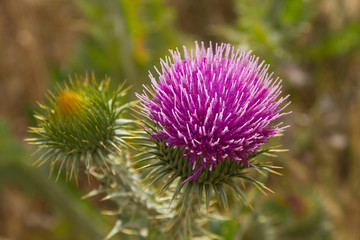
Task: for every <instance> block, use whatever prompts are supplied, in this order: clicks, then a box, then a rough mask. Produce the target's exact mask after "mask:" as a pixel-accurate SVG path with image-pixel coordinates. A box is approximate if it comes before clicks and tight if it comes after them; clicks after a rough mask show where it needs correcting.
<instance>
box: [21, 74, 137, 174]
mask: <svg viewBox="0 0 360 240" xmlns="http://www.w3.org/2000/svg"><path fill="white" fill-rule="evenodd" d="M109 83H110V82H109V79H106V80H105V81H102V82H101V83H100V84H98V83H97V82H96V81H95V77H94V75H93V76H92V78H91V79H90V78H89V77H88V75H85V76H84V77H77V76H76V79H75V81H72V79H70V81H69V85H66V86H65V87H64V88H62V87H58V90H57V93H55V94H53V93H50V96H49V97H48V103H47V104H40V106H41V108H42V109H43V111H42V113H37V114H35V117H36V118H37V120H38V126H37V127H33V128H30V132H31V133H33V134H34V135H35V136H34V138H29V139H27V140H28V141H29V142H30V143H32V144H36V145H38V146H39V150H40V152H41V156H40V158H39V159H38V161H37V162H36V163H39V165H41V164H43V163H45V162H51V165H50V166H51V168H52V169H51V170H53V169H54V166H55V165H56V163H60V168H59V172H58V176H59V174H60V172H61V170H62V169H63V168H65V169H66V171H67V176H69V173H70V178H71V177H72V175H73V174H75V176H77V175H76V173H77V171H78V168H79V166H80V164H85V167H86V169H87V171H88V172H89V171H90V169H95V170H105V169H107V168H108V161H110V160H109V159H114V158H110V157H109V155H110V156H115V157H117V159H119V157H120V156H122V154H121V153H122V150H121V149H124V145H125V144H126V142H125V141H124V140H123V139H122V138H123V137H124V136H127V137H128V136H131V135H132V133H131V132H130V131H129V128H128V127H127V125H128V124H129V123H132V122H133V121H132V120H128V119H123V118H121V115H122V114H123V113H124V111H125V110H126V109H127V108H128V107H130V106H131V105H132V104H133V103H127V104H122V101H121V98H122V97H123V96H124V95H125V94H126V90H124V89H123V88H122V87H119V88H118V89H117V90H115V91H111V90H110V88H109Z"/></svg>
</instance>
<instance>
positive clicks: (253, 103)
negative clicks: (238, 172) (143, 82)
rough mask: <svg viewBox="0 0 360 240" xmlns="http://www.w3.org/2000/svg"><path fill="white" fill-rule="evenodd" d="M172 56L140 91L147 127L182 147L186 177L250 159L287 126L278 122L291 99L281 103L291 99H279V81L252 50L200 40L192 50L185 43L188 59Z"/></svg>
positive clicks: (246, 163)
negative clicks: (143, 89)
mask: <svg viewBox="0 0 360 240" xmlns="http://www.w3.org/2000/svg"><path fill="white" fill-rule="evenodd" d="M171 55H172V60H171V59H170V58H166V60H165V61H163V60H161V66H162V70H161V72H160V71H158V70H157V71H158V73H159V77H158V79H156V78H155V77H153V75H152V74H151V73H150V78H151V82H152V90H150V89H148V88H146V90H147V91H146V92H145V91H144V93H143V94H142V95H139V94H138V95H137V96H138V97H139V98H140V99H141V100H142V106H143V111H142V113H143V114H144V115H145V116H146V117H147V118H148V119H150V121H151V122H152V123H153V124H154V126H155V127H154V128H151V129H150V128H148V131H149V132H150V134H151V136H152V137H153V138H154V139H157V140H161V141H163V142H164V143H165V144H166V146H171V147H174V148H181V149H184V152H183V153H182V156H184V157H185V156H186V157H188V161H187V163H186V164H189V165H190V166H191V169H192V171H191V173H189V174H188V176H186V177H187V178H186V180H194V181H195V180H196V179H198V178H199V179H201V178H204V177H202V176H201V175H202V174H203V173H204V174H205V172H206V173H207V174H208V173H209V172H210V173H211V172H213V173H214V174H215V172H216V171H217V168H219V166H222V165H226V166H229V165H232V163H231V162H237V163H239V162H240V163H241V164H240V165H241V166H245V167H247V166H249V165H250V164H252V163H251V161H250V160H251V158H252V156H254V155H257V153H258V151H259V148H260V146H261V145H263V144H264V143H266V142H267V141H268V140H269V139H270V138H271V137H273V136H275V135H277V134H279V133H280V132H282V130H283V129H284V128H285V127H284V126H282V123H275V120H278V119H279V118H280V117H282V116H284V115H286V114H287V113H282V110H283V109H284V108H285V107H286V106H287V104H286V105H285V106H283V107H280V105H281V104H282V103H283V102H284V100H285V99H286V98H287V97H285V98H283V97H280V98H279V95H280V93H281V86H280V82H281V81H280V80H279V79H276V80H275V81H274V80H273V79H272V74H269V73H267V71H268V69H269V65H265V64H264V62H262V63H259V59H258V58H256V57H255V56H253V55H251V52H244V51H240V50H237V51H235V49H234V47H231V46H230V45H229V44H221V45H216V47H215V52H213V49H212V46H211V44H210V47H209V48H205V47H204V44H203V43H202V45H201V46H199V45H198V44H196V50H195V51H194V52H193V51H191V52H190V53H189V52H187V50H186V48H185V47H184V58H182V57H181V54H180V52H179V51H178V50H177V51H171ZM240 165H239V166H240ZM205 169H207V170H206V171H204V170H205Z"/></svg>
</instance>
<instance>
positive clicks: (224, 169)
mask: <svg viewBox="0 0 360 240" xmlns="http://www.w3.org/2000/svg"><path fill="white" fill-rule="evenodd" d="M143 117H144V118H145V119H147V120H145V121H143V126H144V127H145V129H146V130H147V134H145V135H144V137H143V141H144V144H143V146H144V147H145V149H146V150H144V151H145V152H146V154H142V158H140V159H139V160H138V161H137V163H139V164H142V163H143V162H148V164H146V165H144V166H142V167H140V169H148V171H149V172H148V173H147V176H148V179H149V180H150V181H149V184H150V185H152V184H155V183H156V182H158V181H162V188H161V190H160V192H161V193H165V191H167V190H169V188H170V192H173V195H172V201H174V200H176V199H177V200H178V201H179V202H180V203H181V205H182V208H180V212H181V211H182V210H183V209H186V208H187V205H189V202H190V205H191V202H193V201H195V202H197V203H199V204H200V205H202V204H205V207H206V209H209V206H210V202H211V200H212V199H213V197H214V196H215V199H217V200H218V201H219V202H220V204H221V205H222V206H223V207H224V209H225V210H226V211H227V212H228V211H229V204H228V197H227V196H228V194H227V191H226V188H227V187H229V188H230V189H232V190H233V191H234V193H235V194H236V195H237V196H238V197H239V198H240V199H241V201H242V202H243V204H249V203H248V202H247V200H246V197H245V195H246V193H245V192H244V191H243V189H242V188H241V187H240V186H241V185H242V186H245V183H246V182H248V183H251V184H253V185H254V186H255V187H257V188H258V189H259V190H260V191H261V192H263V193H265V192H264V191H263V190H267V191H270V192H272V191H271V190H270V189H269V188H267V187H266V186H265V184H264V183H262V182H261V181H259V180H258V179H259V178H258V177H254V174H256V173H259V174H262V175H266V173H267V172H271V173H275V174H279V173H278V172H276V171H275V169H277V168H280V167H278V166H274V165H273V164H272V163H271V162H262V161H260V160H259V159H258V157H259V156H260V155H263V154H266V155H271V153H274V152H282V151H285V150H281V149H276V148H277V147H269V148H262V149H259V150H258V151H257V152H256V154H254V155H251V156H249V157H248V161H249V163H250V164H249V165H248V166H245V164H244V163H243V162H241V161H238V162H235V161H223V162H222V163H221V164H217V165H216V171H210V170H209V169H205V170H204V171H203V172H202V173H201V174H200V175H199V177H198V178H197V179H196V180H191V179H189V176H190V175H191V174H192V171H193V164H189V157H188V156H184V152H185V149H183V148H181V147H174V146H167V145H166V144H165V143H164V141H163V140H158V139H153V138H152V137H151V136H150V135H151V134H150V133H149V131H150V132H154V131H156V127H155V124H154V123H152V122H151V120H150V119H149V118H148V117H147V116H143ZM200 158H201V157H200V156H199V158H198V162H197V164H196V165H195V168H196V167H197V165H198V164H199V161H200V160H201V159H200Z"/></svg>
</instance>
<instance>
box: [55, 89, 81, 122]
mask: <svg viewBox="0 0 360 240" xmlns="http://www.w3.org/2000/svg"><path fill="white" fill-rule="evenodd" d="M82 102H83V101H82V97H81V96H80V95H79V94H77V93H76V92H74V91H70V90H65V91H63V92H61V93H60V94H59V98H58V106H59V111H60V113H61V114H62V115H63V116H76V115H77V113H79V110H81V108H82Z"/></svg>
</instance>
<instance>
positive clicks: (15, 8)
mask: <svg viewBox="0 0 360 240" xmlns="http://www.w3.org/2000/svg"><path fill="white" fill-rule="evenodd" d="M195 40H197V41H204V42H205V43H206V45H207V44H208V41H210V40H211V41H212V42H229V43H231V44H233V45H235V46H237V47H239V48H245V49H252V50H253V52H254V53H255V54H256V55H258V56H260V58H261V59H264V60H266V62H267V63H270V64H271V71H274V72H275V75H276V76H279V77H281V78H282V79H283V86H284V88H283V89H284V94H291V97H290V99H291V101H292V104H291V105H290V107H289V109H290V110H291V111H292V112H293V113H292V114H291V115H289V116H287V117H286V118H285V119H284V121H285V122H286V123H288V124H290V125H291V128H289V129H288V130H287V131H286V132H285V134H284V136H283V137H282V138H281V139H279V140H276V141H277V143H279V144H282V145H283V147H284V148H287V149H289V150H290V151H289V152H286V153H282V154H280V155H279V156H278V158H276V159H273V160H274V161H275V162H276V164H277V165H280V166H283V167H284V169H282V170H281V173H282V174H283V176H282V177H279V176H275V175H273V176H270V178H268V180H267V185H268V186H269V187H270V188H272V189H273V190H274V191H275V192H276V193H275V194H270V195H268V196H267V197H266V196H263V195H261V194H260V195H259V194H258V193H255V192H254V191H252V190H249V195H253V196H255V197H254V204H253V205H254V208H255V210H254V211H251V210H246V209H245V210H244V209H242V208H240V207H239V206H238V204H237V202H236V200H233V202H232V205H233V209H234V211H232V212H233V215H231V216H229V217H228V218H227V219H226V220H225V221H221V222H220V221H219V222H218V223H217V224H216V223H215V224H214V223H212V225H211V228H212V230H213V231H214V232H216V233H218V234H219V235H222V236H223V237H224V239H245V240H247V239H250V240H251V239H254V240H255V239H286V240H287V239H289V240H290V239H299V240H300V239H305V240H307V239H313V240H317V239H324V240H326V239H335V240H338V239H340V240H341V239H346V240H358V239H360V227H359V226H360V180H359V175H360V159H359V158H360V94H359V93H360V1H358V0H267V1H264V0H221V1H219V0H196V1H195V0H180V1H179V0H103V1H96V0H1V1H0V239H1V240H5V239H9V240H10V239H11V240H12V239H15V240H17V239H19V240H20V239H21V240H30V239H34V240H35V239H55V240H56V239H59V240H60V239H101V238H102V237H103V236H105V235H106V233H107V232H109V231H110V229H111V227H112V224H113V222H114V219H113V218H112V217H107V216H103V215H102V214H101V210H106V209H111V208H113V207H114V206H112V204H111V203H110V202H104V201H99V199H96V198H94V199H85V200H83V199H81V197H82V196H83V195H84V194H86V193H87V192H88V191H89V190H90V189H92V188H93V187H94V186H96V184H97V183H96V182H95V181H94V180H93V181H90V183H88V181H87V178H86V177H85V176H84V177H82V178H83V180H80V183H79V187H77V186H76V184H75V183H74V182H66V181H65V179H63V178H64V177H61V178H60V180H59V181H58V182H57V183H55V181H54V178H49V177H48V169H47V168H46V167H42V168H35V167H33V166H32V162H33V161H34V158H35V157H34V156H31V152H32V151H33V149H32V147H31V146H28V145H27V144H26V143H24V140H23V139H24V138H26V137H27V133H26V130H27V126H29V125H34V124H35V121H34V119H33V117H32V113H33V111H34V110H36V109H38V108H37V104H36V101H41V100H44V99H45V95H46V91H47V89H53V88H54V86H55V84H57V83H61V82H63V81H64V80H65V79H67V78H68V76H71V75H73V74H75V73H78V74H83V73H85V72H91V71H93V72H94V73H95V75H96V76H97V77H98V78H99V79H101V78H103V77H104V76H105V75H108V76H110V77H111V79H112V83H113V84H114V85H115V84H118V83H121V82H123V81H126V82H127V84H128V85H132V86H133V87H132V89H131V90H130V94H129V99H134V98H135V97H134V93H135V92H138V91H142V90H141V86H142V84H143V83H148V81H149V79H148V77H147V74H148V70H151V71H152V70H153V66H154V65H156V66H159V58H160V57H163V56H165V55H168V54H169V53H168V49H173V48H175V47H179V48H180V47H181V46H182V45H186V46H188V47H189V48H191V47H192V46H194V41H195ZM82 178H80V179H82ZM115 239H116V238H115Z"/></svg>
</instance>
